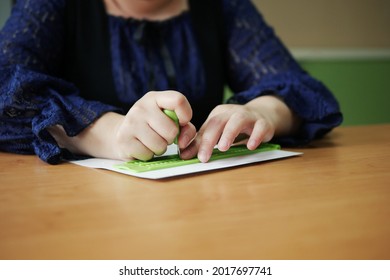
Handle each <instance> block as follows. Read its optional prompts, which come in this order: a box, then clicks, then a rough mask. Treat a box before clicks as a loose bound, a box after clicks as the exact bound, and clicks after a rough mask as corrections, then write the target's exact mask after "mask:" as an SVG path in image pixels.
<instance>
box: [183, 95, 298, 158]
mask: <svg viewBox="0 0 390 280" xmlns="http://www.w3.org/2000/svg"><path fill="white" fill-rule="evenodd" d="M298 126H299V119H298V118H297V117H296V116H295V115H294V114H293V112H292V111H291V110H290V109H289V108H288V107H287V106H286V105H285V103H284V102H283V101H282V100H280V99H279V98H277V97H275V96H270V95H267V96H262V97H258V98H256V99H254V100H252V101H251V102H249V103H247V104H245V105H233V104H224V105H219V106H217V107H216V108H215V109H214V110H213V111H212V112H211V113H210V115H209V117H208V118H207V120H206V121H205V123H204V124H203V125H202V127H201V128H200V130H199V132H198V135H197V136H196V138H195V140H194V141H193V142H192V143H191V145H189V147H188V148H186V149H185V150H183V151H182V153H181V157H182V158H183V159H189V158H192V157H194V156H195V155H196V154H197V155H198V158H199V160H200V161H202V162H207V161H208V160H209V159H210V157H211V154H212V151H213V149H214V147H215V146H216V145H217V147H218V149H219V150H220V151H227V150H228V149H229V148H230V146H231V145H232V144H233V143H235V142H236V141H237V140H242V138H243V136H244V137H246V145H247V147H248V149H250V150H254V149H256V148H257V147H258V146H259V145H260V144H261V143H262V142H268V141H270V140H271V139H272V138H273V137H274V135H285V134H288V133H293V132H294V131H295V130H296V129H297V127H298Z"/></svg>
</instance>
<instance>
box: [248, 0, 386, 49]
mask: <svg viewBox="0 0 390 280" xmlns="http://www.w3.org/2000/svg"><path fill="white" fill-rule="evenodd" d="M252 1H253V3H254V4H255V5H256V6H257V7H258V8H259V10H260V11H261V13H262V14H263V16H264V17H265V19H266V21H267V22H268V23H269V24H270V25H271V26H273V27H274V28H275V30H276V33H277V34H278V35H279V37H281V38H282V41H283V42H284V43H286V45H287V46H288V47H293V48H382V49H389V48H390V0H252Z"/></svg>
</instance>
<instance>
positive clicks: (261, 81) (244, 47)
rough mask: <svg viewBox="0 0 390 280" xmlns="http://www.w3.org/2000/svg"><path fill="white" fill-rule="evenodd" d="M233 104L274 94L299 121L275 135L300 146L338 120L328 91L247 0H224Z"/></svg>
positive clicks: (332, 99) (333, 100) (289, 143)
mask: <svg viewBox="0 0 390 280" xmlns="http://www.w3.org/2000/svg"><path fill="white" fill-rule="evenodd" d="M224 13H225V19H226V21H225V25H226V33H227V44H228V53H227V56H228V59H227V60H228V61H229V65H228V69H229V70H228V79H229V81H230V83H229V86H230V87H231V89H232V90H233V92H235V93H236V94H235V95H234V96H233V97H232V98H231V100H229V102H231V103H240V104H244V103H246V102H248V101H250V100H252V99H253V98H256V97H258V96H261V95H265V94H276V95H278V96H280V97H281V98H283V100H284V102H285V103H286V104H287V105H288V106H289V107H290V108H291V109H292V110H293V111H294V112H295V113H296V114H297V115H298V116H299V117H300V118H302V120H303V125H302V127H301V130H300V132H299V133H298V134H297V135H295V136H293V137H283V138H279V139H274V140H276V141H278V142H280V143H282V144H285V145H298V144H304V143H307V142H309V141H310V140H312V139H315V138H318V137H320V136H322V135H324V134H325V133H327V132H328V131H330V130H331V129H332V128H334V127H335V126H337V125H339V124H340V123H341V122H342V114H341V112H340V109H339V105H338V103H337V101H336V99H335V98H334V96H333V95H332V93H331V92H329V90H328V89H327V88H326V87H325V86H324V85H323V84H322V83H321V82H319V81H317V80H315V79H313V78H312V77H311V76H309V75H308V74H307V73H306V72H305V71H303V70H302V69H301V67H300V66H299V64H298V63H297V62H296V61H295V60H294V59H293V57H292V56H291V54H290V53H289V52H288V50H287V49H286V48H285V46H284V45H283V44H282V43H281V41H280V40H279V39H278V38H277V36H276V35H275V33H274V31H273V29H272V28H270V27H269V26H268V25H267V24H266V23H265V21H264V20H263V17H262V16H261V14H260V13H259V12H258V11H257V10H256V8H255V7H254V6H253V4H252V3H251V2H250V1H249V0H224Z"/></svg>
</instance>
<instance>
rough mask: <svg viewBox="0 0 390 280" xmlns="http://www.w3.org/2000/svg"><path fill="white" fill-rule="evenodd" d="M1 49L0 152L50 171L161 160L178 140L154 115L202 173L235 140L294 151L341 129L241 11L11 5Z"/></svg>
mask: <svg viewBox="0 0 390 280" xmlns="http://www.w3.org/2000/svg"><path fill="white" fill-rule="evenodd" d="M80 2H81V3H80ZM200 3H201V4H200ZM107 15H108V16H107ZM0 38H1V41H0V51H1V53H0V65H1V68H0V76H1V78H0V79H1V83H0V122H1V128H0V130H1V133H0V135H1V136H0V149H1V150H4V151H10V152H17V153H35V154H37V155H38V156H39V157H40V158H41V159H43V160H44V161H47V162H49V163H58V162H60V161H61V160H62V159H64V158H70V157H74V156H75V155H88V156H93V157H104V158H114V159H121V160H130V159H133V158H138V159H142V160H147V159H150V158H151V157H153V155H160V154H162V153H163V152H164V151H165V150H166V148H167V145H169V144H171V143H172V142H173V141H174V139H175V137H176V135H177V133H178V128H177V127H176V125H175V124H174V122H172V121H171V120H170V119H169V118H168V117H167V116H166V115H165V114H164V113H163V112H162V109H170V110H174V111H175V112H176V114H177V116H178V118H179V120H180V126H181V129H180V135H179V140H178V144H179V147H180V149H181V157H182V158H184V159H187V158H191V157H194V156H196V155H197V156H198V158H199V159H200V160H201V161H202V162H207V161H208V160H209V158H210V156H211V153H212V150H213V147H214V146H215V145H217V146H218V148H219V149H220V150H222V151H225V150H228V149H229V147H230V146H231V145H232V144H233V143H234V141H235V140H237V139H238V138H241V136H242V135H246V136H247V138H248V139H247V141H246V143H247V147H248V149H255V148H256V147H257V146H258V145H259V144H260V143H261V142H267V141H270V140H272V141H273V142H280V143H282V144H289V145H296V144H302V143H307V142H308V141H310V140H312V139H315V138H318V137H320V136H322V135H324V134H325V133H327V132H328V131H330V130H331V129H332V128H333V127H335V126H337V125H339V124H340V123H341V121H342V115H341V113H340V111H339V107H338V104H337V101H336V100H335V99H334V97H333V96H332V94H331V93H330V92H329V91H328V90H327V89H326V88H325V87H324V86H323V85H322V84H321V83H319V82H318V81H316V80H314V79H313V78H311V77H310V76H309V75H308V74H307V73H305V72H304V71H303V70H302V69H301V68H300V67H299V65H298V64H297V63H296V62H295V61H294V59H293V58H292V57H291V55H290V54H289V53H288V51H287V50H286V49H285V47H284V46H283V44H282V43H281V42H280V41H279V40H278V38H277V37H276V36H275V34H274V33H273V30H272V29H271V28H270V27H268V26H267V25H266V24H265V22H264V21H263V18H262V17H261V15H260V14H259V13H258V12H257V10H256V9H255V7H254V6H253V4H252V3H251V2H250V1H249V0H221V1H201V0H194V1H187V0H149V1H145V0H132V1H126V0H104V1H103V0H102V1H93V0H91V1H72V0H49V1H47V0H46V1H43V0H38V1H29V0H19V1H17V2H16V5H15V7H14V8H13V11H12V15H11V17H10V19H9V20H8V21H7V23H6V25H5V27H4V28H3V30H2V32H1V37H0ZM224 84H227V85H228V86H229V87H230V88H231V89H232V91H233V92H234V95H233V97H232V98H231V99H230V100H229V102H228V104H221V105H217V104H218V103H221V101H222V86H223V85H224ZM238 136H240V137H238Z"/></svg>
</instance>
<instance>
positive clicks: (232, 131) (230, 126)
mask: <svg viewBox="0 0 390 280" xmlns="http://www.w3.org/2000/svg"><path fill="white" fill-rule="evenodd" d="M251 125H252V121H251V120H250V119H249V118H248V117H247V115H246V114H243V113H235V114H233V115H232V116H231V117H230V119H229V120H228V122H227V123H226V125H225V128H224V130H223V132H222V135H221V138H220V139H219V142H218V149H219V150H220V151H223V152H224V151H227V150H228V149H229V148H230V146H231V145H232V144H233V143H234V142H235V139H236V138H237V137H238V135H239V134H240V133H241V132H243V131H248V130H251Z"/></svg>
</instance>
